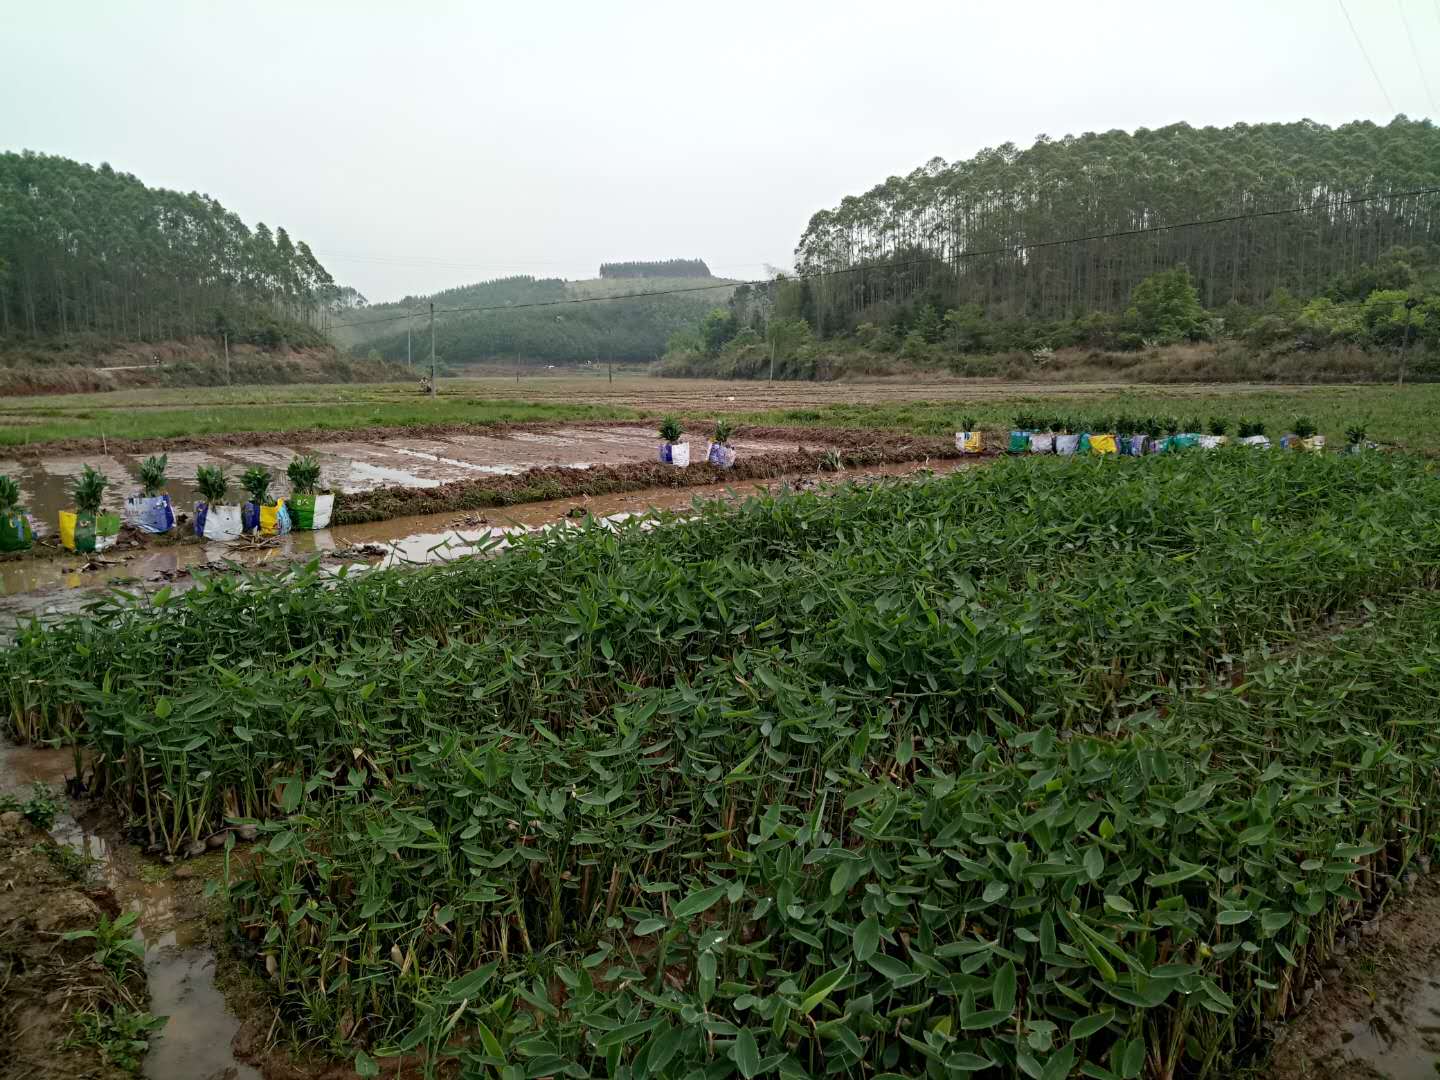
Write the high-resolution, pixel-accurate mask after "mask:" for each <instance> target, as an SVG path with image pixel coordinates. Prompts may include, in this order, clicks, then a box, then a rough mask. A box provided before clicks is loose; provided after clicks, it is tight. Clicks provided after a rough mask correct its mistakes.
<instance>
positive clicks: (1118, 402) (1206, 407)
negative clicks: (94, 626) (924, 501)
mask: <svg viewBox="0 0 1440 1080" xmlns="http://www.w3.org/2000/svg"><path fill="white" fill-rule="evenodd" d="M440 389H441V393H440V395H439V397H438V398H437V399H436V400H434V401H431V400H430V399H429V398H428V397H425V396H424V395H422V394H419V393H417V391H416V388H415V385H414V384H413V383H379V384H373V383H372V384H353V385H339V386H336V385H296V386H235V387H215V388H193V389H172V390H154V389H150V390H126V391H117V392H115V393H109V394H71V395H60V396H52V397H29V398H11V399H8V400H5V401H3V402H0V447H4V446H20V445H25V444H27V443H38V442H46V441H51V440H57V439H73V438H94V437H97V436H99V435H101V434H103V435H104V436H105V437H106V438H121V437H128V438H135V439H145V438H165V437H170V436H182V435H210V434H224V433H227V432H234V431H274V432H282V431H288V430H298V429H303V428H321V429H326V430H334V431H343V430H345V429H348V428H356V427H374V426H386V427H397V428H404V427H414V426H423V425H427V424H446V423H475V424H484V423H495V422H506V421H513V422H523V421H553V422H563V421H568V420H606V419H617V420H618V419H638V418H653V417H658V416H661V415H663V414H665V413H669V412H674V413H677V414H680V415H683V416H685V417H687V418H688V419H698V418H701V417H703V418H705V419H706V420H707V422H708V419H709V418H710V417H713V416H718V415H728V416H730V417H732V418H734V419H735V420H737V421H740V422H748V423H760V424H773V425H808V426H837V427H855V428H876V429H891V430H904V431H910V432H912V433H916V434H932V435H944V434H946V433H948V432H951V431H954V430H956V426H957V425H958V423H959V420H960V417H961V416H962V415H965V414H972V415H974V416H976V417H978V418H979V420H980V423H981V425H982V427H984V428H986V429H989V430H996V429H1004V428H1008V427H1009V425H1010V422H1011V418H1012V416H1013V415H1014V414H1015V413H1016V412H1044V413H1052V412H1055V411H1062V412H1066V413H1079V414H1082V415H1104V414H1109V415H1114V414H1116V413H1126V414H1132V415H1135V414H1139V415H1147V414H1152V413H1158V414H1174V415H1177V416H1180V417H1186V416H1191V415H1198V416H1200V417H1204V418H1208V417H1210V416H1225V417H1228V418H1230V419H1231V420H1232V421H1234V420H1238V419H1240V418H1242V417H1245V418H1253V419H1259V420H1264V421H1266V423H1267V424H1268V425H1269V430H1270V433H1271V434H1272V435H1279V434H1281V433H1282V432H1283V431H1285V430H1288V427H1287V425H1288V424H1289V422H1290V421H1291V420H1292V419H1293V418H1294V417H1295V416H1296V414H1300V413H1303V414H1306V415H1309V416H1311V417H1313V418H1314V419H1315V420H1316V422H1317V423H1318V424H1319V427H1320V430H1321V432H1323V433H1324V434H1325V435H1326V436H1328V438H1329V440H1330V442H1331V444H1332V445H1338V444H1339V443H1340V442H1342V441H1343V439H1344V433H1345V429H1346V428H1347V427H1349V426H1350V425H1351V424H1352V423H1355V422H1356V421H1361V422H1364V423H1365V425H1366V427H1367V428H1368V430H1369V434H1370V438H1372V439H1374V440H1376V441H1378V442H1382V443H1387V444H1392V445H1398V446H1402V447H1407V448H1410V449H1414V450H1421V451H1425V452H1430V453H1434V452H1440V424H1437V423H1436V420H1435V417H1437V416H1440V385H1437V384H1415V385H1412V386H1407V387H1405V388H1404V389H1403V390H1402V389H1396V388H1395V387H1391V386H1374V385H1366V386H1317V387H1303V388H1300V387H1281V388H1276V387H1258V386H1245V385H1241V386H1233V387H1195V386H1177V387H1164V388H1162V387H1134V388H1125V389H1116V390H1113V391H1112V390H1097V389H1094V388H1085V387H1076V386H1073V385H1067V384H1056V385H1054V386H1047V387H1044V388H1037V387H1036V386H1035V385H1034V384H1030V385H1021V386H1015V387H1011V386H1008V385H1006V384H1003V383H996V382H993V381H990V382H974V383H966V382H962V381H949V382H935V383H915V384H913V385H912V386H908V387H897V385H896V383H895V382H893V381H891V382H877V383H863V382H860V383H845V384H839V383H829V384H825V383H778V384H776V385H775V386H774V387H768V386H765V385H764V384H760V383H755V382H732V383H722V382H715V381H709V380H691V379H657V378H651V377H648V376H645V375H638V374H636V373H635V372H634V371H631V370H627V371H624V372H617V373H616V377H615V380H614V382H611V381H609V379H608V378H607V377H606V375H605V372H604V371H603V369H601V370H597V371H594V372H588V373H583V374H582V373H579V372H576V371H574V370H567V371H565V372H560V373H553V374H542V373H539V372H536V371H533V370H530V371H527V372H526V376H525V378H524V379H523V380H522V381H521V382H518V383H516V382H513V381H511V380H508V379H505V378H498V377H497V378H456V379H442V380H441V384H440ZM872 396H883V397H884V398H886V399H887V400H886V403H884V404H864V403H863V402H865V400H866V399H867V398H869V397H872ZM892 397H900V398H901V399H902V400H900V401H898V402H897V401H889V400H888V399H889V398H892ZM732 398H733V401H732V400H730V399H732ZM906 398H908V399H909V400H904V399H906ZM790 401H795V402H797V403H798V404H797V405H795V406H790V405H787V402H790ZM857 402H860V403H859V404H857ZM1232 431H1233V428H1232Z"/></svg>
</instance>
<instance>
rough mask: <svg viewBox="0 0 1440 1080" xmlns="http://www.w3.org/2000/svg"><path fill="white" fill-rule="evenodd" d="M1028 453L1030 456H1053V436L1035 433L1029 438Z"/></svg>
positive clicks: (1043, 432) (1045, 432) (1048, 433)
mask: <svg viewBox="0 0 1440 1080" xmlns="http://www.w3.org/2000/svg"><path fill="white" fill-rule="evenodd" d="M1030 452H1031V453H1032V454H1053V453H1054V452H1055V436H1054V435H1052V434H1050V432H1048V431H1037V432H1035V434H1033V435H1031V436H1030Z"/></svg>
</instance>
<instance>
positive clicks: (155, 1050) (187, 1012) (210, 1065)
mask: <svg viewBox="0 0 1440 1080" xmlns="http://www.w3.org/2000/svg"><path fill="white" fill-rule="evenodd" d="M75 765H76V762H75V755H74V753H73V752H72V751H70V750H66V749H45V748H38V747H16V746H9V745H6V744H0V793H13V794H16V795H18V796H19V797H20V798H21V799H24V798H27V797H28V796H29V795H30V793H31V791H32V788H33V785H34V784H36V783H40V784H43V785H45V786H46V787H48V788H50V789H51V791H52V793H53V794H54V796H55V798H56V799H57V801H59V802H61V803H62V805H65V806H66V807H67V808H66V809H65V810H63V811H62V812H61V813H60V814H58V815H57V816H56V818H55V822H54V824H53V825H52V826H51V828H50V834H51V836H53V837H54V838H55V840H56V841H57V842H58V843H61V844H66V845H68V846H69V847H72V848H74V849H75V850H76V851H79V852H81V853H83V854H85V855H87V856H89V857H90V859H91V860H92V861H93V864H94V867H95V877H96V878H97V879H98V880H99V881H102V882H103V883H104V884H105V885H106V886H107V887H108V888H109V889H110V891H111V892H112V893H113V894H114V896H115V899H116V901H117V902H118V903H119V904H120V906H121V908H122V909H124V910H126V911H132V912H134V913H135V914H136V915H137V916H138V919H137V922H136V936H137V937H138V938H139V939H140V940H141V941H143V942H144V943H145V978H146V982H147V984H148V987H149V991H150V1005H149V1011H150V1012H151V1013H153V1014H154V1015H156V1016H164V1017H167V1018H168V1019H167V1021H166V1024H165V1027H164V1028H163V1029H162V1030H161V1032H160V1034H159V1035H158V1036H155V1037H153V1038H152V1039H151V1040H150V1049H149V1052H148V1053H147V1054H146V1056H145V1063H144V1069H143V1075H145V1076H146V1077H149V1078H151V1080H175V1078H178V1077H187V1078H189V1077H194V1078H197V1080H200V1078H211V1077H223V1078H225V1080H260V1073H259V1072H258V1071H256V1070H255V1069H253V1068H251V1067H250V1066H249V1065H246V1064H244V1063H243V1062H240V1061H238V1060H237V1059H236V1058H235V1055H234V1052H233V1049H232V1043H233V1041H234V1038H235V1034H236V1032H237V1031H239V1029H240V1021H239V1019H238V1018H237V1017H236V1016H235V1015H234V1014H233V1013H231V1012H230V1011H229V1009H227V1008H226V1005H225V999H224V997H223V995H222V994H221V993H220V990H219V989H218V987H216V985H215V954H214V953H213V952H212V951H211V950H210V948H209V946H208V944H207V943H206V937H205V928H204V925H203V922H202V921H201V919H200V918H199V916H198V915H197V913H196V912H194V911H189V912H186V911H183V910H182V909H181V905H180V904H179V902H178V899H177V890H176V882H175V881H174V880H173V879H172V878H171V877H169V876H168V874H165V873H163V872H156V871H159V867H158V864H157V865H156V867H155V870H154V871H152V872H150V873H147V872H146V868H147V866H148V864H147V863H145V862H144V861H143V860H142V859H141V857H140V856H139V855H137V853H136V852H135V850H134V848H133V847H131V846H130V845H128V844H126V843H125V842H124V841H123V840H122V839H120V838H119V837H118V836H117V835H116V834H115V833H114V832H113V831H110V829H109V827H108V826H106V825H105V824H102V823H103V822H104V816H103V814H97V813H94V812H91V813H87V812H86V809H85V808H84V807H83V805H82V804H79V803H71V802H69V800H66V799H65V798H64V797H63V796H62V795H61V790H62V789H63V788H64V786H65V782H66V781H67V780H69V779H70V778H71V777H74V776H75V775H76V768H75ZM82 767H83V762H82Z"/></svg>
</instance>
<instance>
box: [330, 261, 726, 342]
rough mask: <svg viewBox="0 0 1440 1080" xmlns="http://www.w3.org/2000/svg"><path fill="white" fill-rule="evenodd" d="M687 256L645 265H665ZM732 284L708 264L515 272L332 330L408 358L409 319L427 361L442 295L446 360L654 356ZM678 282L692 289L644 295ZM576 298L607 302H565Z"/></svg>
mask: <svg viewBox="0 0 1440 1080" xmlns="http://www.w3.org/2000/svg"><path fill="white" fill-rule="evenodd" d="M685 262H687V260H672V261H671V262H669V263H664V262H661V263H651V264H644V265H647V266H655V267H661V268H664V267H668V266H671V265H673V264H678V263H685ZM694 262H697V263H699V260H694ZM606 265H607V266H637V265H640V264H606ZM699 265H700V266H702V267H703V265H704V264H703V263H699ZM642 278H643V279H642ZM707 281H709V282H713V284H714V288H707V287H705V285H706V282H707ZM732 289H733V282H729V281H725V280H723V279H719V278H710V277H709V275H708V271H707V273H706V275H705V276H704V278H697V277H693V276H692V277H685V276H682V277H660V278H656V277H643V275H640V274H638V273H637V274H629V273H624V272H622V273H620V274H617V275H612V276H610V277H601V278H598V279H594V278H592V279H590V280H585V281H564V280H561V279H560V278H534V277H529V276H516V277H507V278H499V279H497V280H494V281H484V282H479V283H477V284H474V285H465V286H461V287H459V288H454V289H446V290H445V291H443V292H439V293H435V294H434V295H433V296H407V297H406V298H405V299H403V300H400V301H397V302H395V303H388V304H372V305H370V306H369V307H367V308H364V309H363V310H361V311H357V312H355V313H354V314H353V315H350V316H347V318H346V319H345V320H341V321H340V322H338V323H337V325H336V326H335V327H334V332H333V336H334V339H335V341H336V342H337V343H338V344H340V345H341V346H344V347H348V348H349V349H350V351H351V353H352V354H354V355H356V356H372V355H373V356H375V357H377V358H383V359H386V360H393V361H402V362H403V361H404V360H405V357H406V336H405V334H406V327H407V324H408V325H409V326H410V327H411V328H412V332H413V333H412V338H411V342H410V345H411V349H412V351H413V354H414V356H415V358H416V360H417V361H418V360H421V359H424V360H425V361H426V362H427V363H428V360H429V355H430V324H429V305H430V304H431V303H432V302H433V303H434V304H435V308H436V313H437V314H436V327H435V351H436V355H437V356H438V357H439V358H440V359H441V360H442V361H443V362H444V363H445V364H446V365H447V366H458V365H464V364H469V363H481V362H487V361H502V362H505V363H511V362H514V361H515V360H517V359H518V360H519V362H520V363H522V364H524V363H532V364H533V363H575V362H581V361H585V360H594V359H600V360H606V359H609V360H620V361H642V360H655V359H656V358H658V357H659V356H660V355H661V354H662V353H663V352H664V350H665V344H666V342H667V341H668V340H669V339H670V338H671V336H672V335H674V334H676V333H677V332H682V331H685V330H688V329H689V328H690V327H692V326H694V325H695V323H696V322H697V321H698V320H699V319H701V318H702V317H703V316H704V314H705V313H706V312H707V311H709V310H710V309H711V308H712V307H714V306H715V305H716V304H717V303H720V304H723V303H725V301H726V300H727V298H728V297H729V295H730V293H731V291H732ZM671 290H683V291H678V292H676V293H674V295H666V296H652V295H645V294H649V293H665V292H669V291H671ZM571 300H599V301H600V302H597V303H565V302H564V301H571ZM532 305H540V306H532ZM455 308H468V309H476V308H488V309H491V310H463V311H455V310H453V309H455ZM342 323H343V325H342Z"/></svg>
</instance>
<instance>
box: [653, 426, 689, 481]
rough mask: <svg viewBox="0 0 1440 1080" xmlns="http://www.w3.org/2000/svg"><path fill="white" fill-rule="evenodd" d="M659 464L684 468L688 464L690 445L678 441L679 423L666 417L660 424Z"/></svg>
mask: <svg viewBox="0 0 1440 1080" xmlns="http://www.w3.org/2000/svg"><path fill="white" fill-rule="evenodd" d="M660 438H661V443H660V463H661V464H662V465H675V466H677V467H679V468H682V469H683V468H684V467H685V466H686V465H689V464H690V444H689V443H682V442H681V441H680V421H678V420H676V419H675V418H674V417H673V416H667V417H665V419H664V420H662V421H661V422H660Z"/></svg>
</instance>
